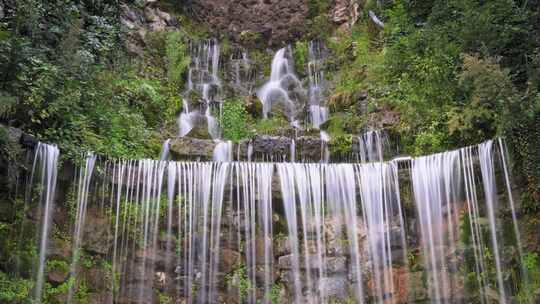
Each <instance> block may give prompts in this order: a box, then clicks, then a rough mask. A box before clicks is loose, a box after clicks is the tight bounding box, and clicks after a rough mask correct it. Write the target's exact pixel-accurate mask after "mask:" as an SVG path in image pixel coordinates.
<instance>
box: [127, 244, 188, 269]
mask: <svg viewBox="0 0 540 304" xmlns="http://www.w3.org/2000/svg"><path fill="white" fill-rule="evenodd" d="M135 258H136V261H137V262H138V263H140V264H142V262H143V261H144V263H145V264H146V265H147V266H148V267H150V266H154V267H155V269H156V270H160V271H161V270H165V271H173V270H174V267H175V266H176V265H175V261H177V259H178V257H177V256H176V254H175V253H174V252H169V251H166V250H161V249H159V248H156V249H155V251H154V249H152V248H146V249H139V250H137V251H136V252H135Z"/></svg>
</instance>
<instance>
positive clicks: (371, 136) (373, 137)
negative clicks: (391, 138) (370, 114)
mask: <svg viewBox="0 0 540 304" xmlns="http://www.w3.org/2000/svg"><path fill="white" fill-rule="evenodd" d="M387 146H388V138H387V137H386V134H385V133H384V132H383V131H381V130H370V131H366V132H364V133H362V135H360V136H359V137H358V157H357V158H358V161H360V162H362V163H366V162H377V161H379V162H380V161H383V160H384V152H385V149H386V148H387Z"/></svg>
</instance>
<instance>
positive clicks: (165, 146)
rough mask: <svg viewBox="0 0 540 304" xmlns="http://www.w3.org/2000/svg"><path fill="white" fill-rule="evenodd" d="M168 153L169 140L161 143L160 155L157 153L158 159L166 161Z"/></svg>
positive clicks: (169, 148)
mask: <svg viewBox="0 0 540 304" xmlns="http://www.w3.org/2000/svg"><path fill="white" fill-rule="evenodd" d="M170 152H171V140H170V139H167V140H165V141H164V142H163V146H162V147H161V153H159V159H160V160H168V159H169V154H170Z"/></svg>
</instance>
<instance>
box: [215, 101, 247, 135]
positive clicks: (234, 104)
mask: <svg viewBox="0 0 540 304" xmlns="http://www.w3.org/2000/svg"><path fill="white" fill-rule="evenodd" d="M222 111H223V112H222V115H221V118H220V125H221V128H222V133H223V138H224V139H228V140H233V141H240V140H242V139H246V138H249V137H251V136H252V134H253V131H252V122H251V119H250V116H249V114H248V113H247V111H246V109H245V107H244V104H243V103H242V102H241V101H238V100H229V101H226V102H225V103H224V104H223V109H222Z"/></svg>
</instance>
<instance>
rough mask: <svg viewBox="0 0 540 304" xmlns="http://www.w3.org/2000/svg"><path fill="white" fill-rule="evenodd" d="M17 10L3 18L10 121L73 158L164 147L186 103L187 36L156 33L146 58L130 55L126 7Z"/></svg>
mask: <svg viewBox="0 0 540 304" xmlns="http://www.w3.org/2000/svg"><path fill="white" fill-rule="evenodd" d="M15 11H16V12H17V13H16V14H15V15H14V16H12V18H10V19H7V20H8V22H6V23H2V25H1V27H2V28H1V29H2V35H0V37H1V39H0V54H1V55H0V71H1V74H2V75H3V76H2V83H1V85H0V96H1V98H2V100H6V101H8V102H6V103H4V102H2V103H1V104H2V107H1V108H0V117H1V119H2V120H3V121H6V122H8V123H9V124H11V125H14V126H16V127H19V128H22V129H23V130H25V131H26V132H27V133H30V134H34V135H36V136H37V137H38V138H39V139H40V140H43V141H48V142H55V143H57V144H58V145H59V146H60V148H61V149H62V155H63V156H64V157H67V158H71V159H76V158H78V157H80V155H81V152H82V151H84V150H92V151H95V152H97V153H102V154H107V155H110V156H115V157H144V156H155V155H157V154H158V151H159V145H160V143H161V142H162V139H161V138H160V135H159V132H158V131H159V129H160V128H161V127H162V126H163V123H164V122H165V121H167V120H170V119H172V117H173V116H174V115H176V114H177V112H178V111H179V109H180V107H181V100H180V98H179V97H178V96H179V95H178V92H179V90H180V88H181V83H182V82H183V80H182V79H183V78H182V77H183V73H184V71H185V68H186V66H187V63H188V61H189V58H188V57H187V55H186V52H187V48H186V45H187V44H186V43H185V42H186V41H185V39H184V36H183V35H182V34H181V33H180V32H170V33H164V34H163V35H161V36H160V35H156V37H154V38H155V39H152V37H149V38H148V39H149V41H148V42H149V43H148V44H149V49H148V50H146V54H145V55H144V56H143V58H136V59H135V60H134V61H129V60H126V58H127V56H126V51H125V50H124V46H123V45H124V44H123V41H122V39H123V37H122V36H121V31H120V25H119V21H118V18H117V16H118V14H119V6H118V5H115V4H111V5H108V4H106V3H101V2H100V4H99V5H96V4H95V3H87V2H84V1H83V2H78V1H67V2H66V3H62V4H61V5H60V4H57V3H56V2H54V1H35V0H31V1H23V2H21V1H17V2H16V8H15ZM149 36H151V35H149ZM157 36H160V37H157ZM150 47H155V48H150ZM147 67H151V68H147ZM14 100H17V102H16V103H14V102H13V101H14Z"/></svg>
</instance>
